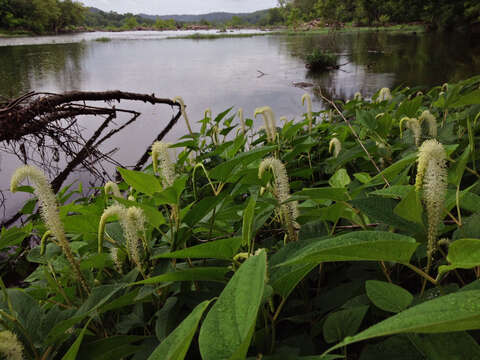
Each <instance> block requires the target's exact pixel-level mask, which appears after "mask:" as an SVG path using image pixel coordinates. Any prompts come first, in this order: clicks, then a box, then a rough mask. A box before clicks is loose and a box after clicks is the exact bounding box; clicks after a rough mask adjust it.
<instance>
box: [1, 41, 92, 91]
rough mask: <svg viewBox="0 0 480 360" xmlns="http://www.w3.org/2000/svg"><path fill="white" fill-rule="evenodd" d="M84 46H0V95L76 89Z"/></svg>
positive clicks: (81, 44)
mask: <svg viewBox="0 0 480 360" xmlns="http://www.w3.org/2000/svg"><path fill="white" fill-rule="evenodd" d="M85 48H86V46H85V44H84V43H77V44H68V45H39V46H8V47H2V48H0V94H1V95H3V96H4V97H8V98H14V97H16V96H19V95H20V94H22V93H24V92H27V91H30V90H33V89H35V90H39V89H55V90H57V91H66V90H70V89H77V88H79V87H80V86H81V83H82V79H83V76H82V69H83V66H82V61H83V57H84V53H85Z"/></svg>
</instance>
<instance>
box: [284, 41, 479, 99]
mask: <svg viewBox="0 0 480 360" xmlns="http://www.w3.org/2000/svg"><path fill="white" fill-rule="evenodd" d="M286 45H287V50H288V51H289V52H290V54H291V55H293V56H295V57H300V58H304V57H305V55H306V54H309V53H311V52H312V51H313V49H319V50H329V51H332V52H335V53H337V54H340V55H341V56H340V60H339V63H345V62H349V64H348V65H347V66H344V67H342V68H341V70H335V71H329V72H324V73H307V78H309V79H310V80H311V81H312V82H313V83H314V84H315V85H316V86H317V87H318V88H321V89H322V90H323V91H324V93H326V94H328V95H331V96H332V97H334V98H343V99H348V98H351V97H352V96H353V94H354V93H355V92H356V91H360V92H361V93H362V94H364V95H367V96H370V95H372V94H373V92H374V91H376V90H378V89H379V88H381V87H384V86H389V87H392V86H398V85H401V84H404V85H407V84H408V85H409V86H432V85H438V84H441V83H443V82H446V81H457V80H460V79H463V78H467V77H469V76H472V75H475V74H478V73H480V60H479V59H480V38H479V35H478V34H477V35H473V34H472V35H469V36H466V35H464V34H445V33H435V34H418V35H416V34H406V33H388V32H368V33H360V32H359V33H350V34H336V35H311V36H294V37H291V38H289V39H287V41H286Z"/></svg>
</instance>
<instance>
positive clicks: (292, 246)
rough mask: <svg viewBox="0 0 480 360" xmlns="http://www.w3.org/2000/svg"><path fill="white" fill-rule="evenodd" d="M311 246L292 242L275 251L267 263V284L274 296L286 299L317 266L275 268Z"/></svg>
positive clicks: (300, 265) (302, 242)
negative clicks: (271, 288) (268, 279)
mask: <svg viewBox="0 0 480 360" xmlns="http://www.w3.org/2000/svg"><path fill="white" fill-rule="evenodd" d="M309 244H311V241H297V242H292V243H289V244H287V245H286V246H284V247H283V248H281V249H280V250H279V251H277V252H276V253H275V254H274V255H273V256H272V257H271V258H270V259H269V261H268V265H269V276H270V281H269V284H270V285H271V286H272V287H273V290H274V291H275V293H276V294H279V295H281V296H282V297H283V298H284V299H286V298H287V297H288V296H289V295H290V293H291V292H292V291H293V289H295V287H296V286H297V284H298V283H299V282H300V280H302V279H303V278H304V277H305V276H307V274H308V273H309V272H310V271H312V270H313V268H315V266H317V265H316V264H301V263H300V264H293V265H290V266H276V265H278V264H281V263H283V262H285V261H287V260H288V259H289V258H290V257H291V255H292V254H295V253H296V252H298V251H299V250H300V249H302V248H304V247H305V246H307V245H309Z"/></svg>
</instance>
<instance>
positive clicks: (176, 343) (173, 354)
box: [148, 301, 210, 360]
mask: <svg viewBox="0 0 480 360" xmlns="http://www.w3.org/2000/svg"><path fill="white" fill-rule="evenodd" d="M209 304H210V301H204V302H202V303H200V304H199V305H197V307H196V308H195V309H193V310H192V312H191V313H190V315H188V316H187V318H186V319H185V320H183V321H182V323H181V324H180V325H178V327H177V328H176V329H175V330H174V331H173V332H172V333H171V334H170V335H169V336H168V337H167V338H166V339H165V340H164V341H162V343H161V344H160V345H158V347H157V348H156V349H155V351H154V352H153V353H152V355H150V357H149V358H148V360H183V359H184V358H185V356H186V354H187V351H188V348H189V347H190V343H191V342H192V339H193V335H195V332H196V331H197V327H198V323H199V322H200V320H201V318H202V315H203V313H204V311H205V309H206V308H207V306H208V305H209Z"/></svg>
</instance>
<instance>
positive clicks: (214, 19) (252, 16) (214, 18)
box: [138, 9, 268, 24]
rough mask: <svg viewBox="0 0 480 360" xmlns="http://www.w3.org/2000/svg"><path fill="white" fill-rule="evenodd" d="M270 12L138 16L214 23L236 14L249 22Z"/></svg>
mask: <svg viewBox="0 0 480 360" xmlns="http://www.w3.org/2000/svg"><path fill="white" fill-rule="evenodd" d="M267 13H268V9H266V10H259V11H255V12H252V13H227V12H213V13H208V14H200V15H147V14H138V16H140V17H142V18H145V19H149V20H154V21H156V20H157V19H161V20H169V19H173V20H175V21H178V22H200V21H201V20H206V21H208V22H213V23H224V22H227V21H230V20H231V19H232V18H233V17H234V16H238V17H239V18H242V19H243V20H245V21H247V22H249V23H252V24H254V23H257V22H258V21H259V20H260V19H261V18H262V17H263V16H265V15H266V14H267Z"/></svg>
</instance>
